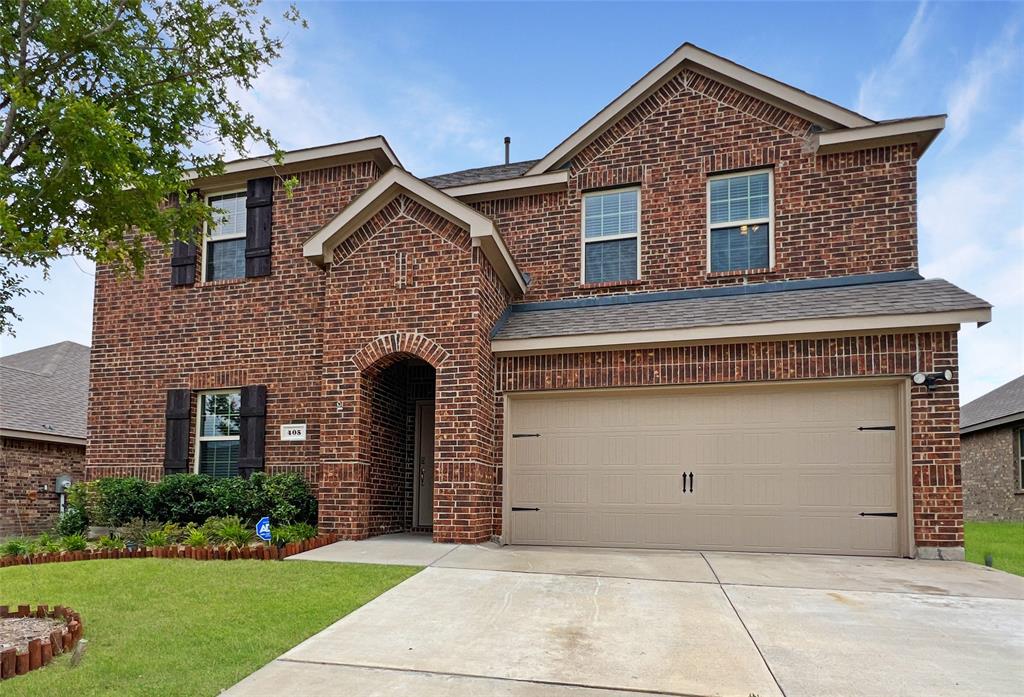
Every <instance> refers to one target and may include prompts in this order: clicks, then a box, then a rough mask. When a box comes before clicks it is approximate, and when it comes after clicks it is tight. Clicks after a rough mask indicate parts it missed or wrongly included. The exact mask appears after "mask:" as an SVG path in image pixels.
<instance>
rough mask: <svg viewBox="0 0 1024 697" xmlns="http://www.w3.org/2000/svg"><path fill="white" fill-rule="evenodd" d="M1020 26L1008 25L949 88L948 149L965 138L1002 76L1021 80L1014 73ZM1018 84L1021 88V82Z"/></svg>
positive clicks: (1019, 51)
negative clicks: (979, 109) (970, 125)
mask: <svg viewBox="0 0 1024 697" xmlns="http://www.w3.org/2000/svg"><path fill="white" fill-rule="evenodd" d="M1017 29H1018V27H1017V23H1016V22H1011V23H1009V24H1007V25H1006V26H1005V27H1004V28H1003V31H1002V33H1001V34H1000V35H999V37H998V38H996V40H995V41H993V42H992V43H991V44H989V45H988V46H987V47H986V48H985V49H984V50H983V51H981V52H980V53H977V54H975V56H974V57H973V58H971V60H970V62H969V63H968V64H967V68H966V70H965V71H964V74H963V75H961V76H960V78H959V79H958V80H957V81H956V82H955V83H954V84H953V86H952V87H951V88H950V91H949V101H948V107H947V110H948V111H949V121H948V128H947V129H946V130H947V135H946V138H945V141H946V142H945V147H946V148H947V149H948V148H952V147H954V146H955V145H956V144H957V143H959V142H960V141H961V140H962V139H963V138H964V136H965V135H966V134H967V130H968V127H969V124H970V122H971V119H972V117H973V116H974V115H975V114H976V112H977V110H978V107H979V106H981V105H982V103H983V102H984V100H985V99H988V98H989V97H990V94H991V90H992V88H993V87H995V86H997V85H998V82H999V81H1000V80H1001V79H1002V78H1004V77H1007V76H1010V79H1011V81H1013V82H1015V83H1016V80H1017V79H1019V76H1017V75H1014V74H1013V73H1014V68H1015V67H1016V66H1017V64H1018V63H1019V60H1020V54H1021V47H1020V44H1019V42H1018V40H1017V34H1018V32H1017ZM1016 84H1018V88H1017V89H1019V83H1016ZM1011 89H1013V88H1012V87H1011Z"/></svg>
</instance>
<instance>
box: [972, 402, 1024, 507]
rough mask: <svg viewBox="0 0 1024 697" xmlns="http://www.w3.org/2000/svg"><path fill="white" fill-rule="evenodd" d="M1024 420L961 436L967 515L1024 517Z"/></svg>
mask: <svg viewBox="0 0 1024 697" xmlns="http://www.w3.org/2000/svg"><path fill="white" fill-rule="evenodd" d="M1020 428H1024V422H1017V423H1015V424H1007V425H1005V426H997V427H995V428H989V429H986V430H984V431H975V432H973V433H965V434H963V435H961V436H960V450H961V459H962V460H963V479H964V518H965V519H967V520H1024V484H1021V482H1020V474H1019V469H1018V466H1017V462H1018V460H1017V458H1018V457H1019V456H1020V455H1019V453H1018V450H1017V448H1018V447H1019V446H1018V443H1017V430H1018V429H1020Z"/></svg>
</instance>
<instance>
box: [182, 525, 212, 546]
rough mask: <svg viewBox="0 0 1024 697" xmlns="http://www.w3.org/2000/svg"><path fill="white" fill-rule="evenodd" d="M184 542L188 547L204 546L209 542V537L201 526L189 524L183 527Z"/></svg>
mask: <svg viewBox="0 0 1024 697" xmlns="http://www.w3.org/2000/svg"><path fill="white" fill-rule="evenodd" d="M184 541H185V544H186V545H188V546H189V547H205V546H206V545H208V544H210V538H209V536H208V535H207V534H206V532H205V531H204V530H203V529H202V528H197V527H195V526H189V527H187V528H185V540H184Z"/></svg>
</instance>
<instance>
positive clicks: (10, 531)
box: [0, 437, 85, 539]
mask: <svg viewBox="0 0 1024 697" xmlns="http://www.w3.org/2000/svg"><path fill="white" fill-rule="evenodd" d="M84 470H85V446H84V445H74V444H71V443H48V442H45V441H38V440H24V439H21V438H6V437H4V438H0V539H2V538H5V537H20V536H22V535H37V534H39V533H41V532H44V531H46V530H49V529H51V528H52V527H53V526H54V525H56V523H57V519H58V518H59V517H60V502H59V497H58V495H57V494H55V493H53V486H54V482H55V480H56V479H57V475H60V474H70V475H71V477H72V480H73V481H80V480H81V479H82V478H83V477H84V474H85V472H84ZM44 486H45V487H46V488H47V490H46V491H45V492H44V491H42V488H43V487H44Z"/></svg>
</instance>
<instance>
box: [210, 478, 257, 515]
mask: <svg viewBox="0 0 1024 697" xmlns="http://www.w3.org/2000/svg"><path fill="white" fill-rule="evenodd" d="M210 496H211V501H210V515H211V516H238V517H239V518H241V519H242V520H244V521H253V522H255V521H256V520H258V519H259V518H260V516H261V515H262V514H261V513H260V512H259V510H258V509H259V507H260V504H261V502H260V500H259V491H258V490H257V488H256V486H255V483H254V482H253V480H252V479H251V478H250V479H243V478H242V477H220V478H217V479H214V480H213V483H212V485H211V486H210Z"/></svg>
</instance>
